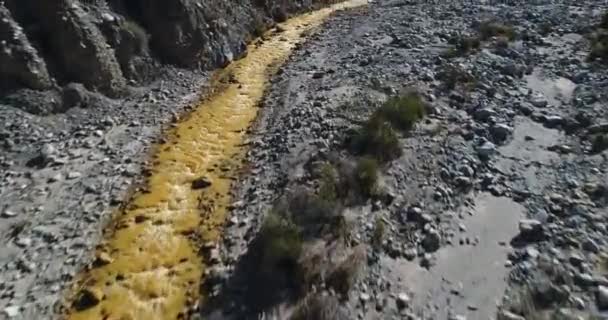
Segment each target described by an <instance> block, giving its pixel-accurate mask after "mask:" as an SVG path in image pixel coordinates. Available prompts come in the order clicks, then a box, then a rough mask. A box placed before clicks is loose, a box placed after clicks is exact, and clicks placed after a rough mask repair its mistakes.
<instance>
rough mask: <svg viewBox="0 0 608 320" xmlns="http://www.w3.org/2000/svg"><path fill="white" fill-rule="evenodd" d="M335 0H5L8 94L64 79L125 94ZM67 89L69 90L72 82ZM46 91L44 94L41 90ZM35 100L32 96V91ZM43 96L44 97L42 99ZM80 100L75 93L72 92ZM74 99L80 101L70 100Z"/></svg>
mask: <svg viewBox="0 0 608 320" xmlns="http://www.w3.org/2000/svg"><path fill="white" fill-rule="evenodd" d="M323 2H334V1H327V0H221V1H220V0H172V1H167V0H46V1H37V0H5V1H4V2H0V45H1V48H0V49H1V50H0V67H1V68H0V78H1V79H2V80H1V81H0V95H2V96H3V97H7V96H8V97H10V99H4V100H5V101H6V102H8V103H10V104H12V105H14V106H16V107H21V108H25V107H22V106H20V104H21V103H17V102H15V101H23V100H24V99H14V98H15V96H19V95H21V96H23V95H32V94H33V93H34V94H35V95H38V93H36V92H33V91H32V90H35V91H41V90H47V91H49V90H50V91H52V92H53V93H52V96H53V97H54V99H49V101H50V100H52V103H53V104H54V105H55V106H54V107H52V108H44V107H37V108H35V109H32V108H29V109H28V110H30V111H32V110H35V111H33V112H41V113H44V112H50V111H53V110H54V111H57V110H64V109H65V107H70V106H63V107H61V108H58V107H57V105H63V103H62V102H61V101H56V100H57V99H59V100H61V97H62V95H59V94H57V93H58V92H60V91H61V90H62V89H61V88H62V87H66V86H67V85H70V86H69V87H68V89H69V90H68V91H70V90H72V89H73V88H75V87H77V88H82V86H78V85H76V86H75V85H74V83H79V84H82V85H83V86H84V88H86V89H85V90H89V91H96V92H99V93H102V94H104V95H107V96H109V97H120V96H122V95H124V94H125V92H126V91H128V90H127V89H128V86H129V85H134V84H139V85H141V84H145V83H146V82H149V81H151V80H153V79H154V78H155V75H156V74H157V73H158V70H160V69H161V68H162V67H163V66H166V65H173V66H177V67H182V68H190V69H192V68H198V69H205V70H209V69H213V68H216V67H221V66H224V65H226V64H227V63H229V62H230V61H232V60H233V59H235V58H238V57H239V56H240V55H242V54H243V53H244V51H245V50H246V44H247V42H248V41H249V40H250V39H251V38H252V37H253V36H255V35H258V34H259V33H260V32H262V31H263V30H264V29H265V28H266V27H267V26H268V25H271V24H272V23H274V22H275V21H281V20H284V19H286V18H287V17H288V16H289V15H290V14H292V13H296V12H301V11H304V10H307V9H310V8H312V7H313V6H315V5H319V4H322V3H323ZM63 91H64V94H63V96H65V90H63ZM38 96H39V95H38ZM25 100H27V98H26V99H25ZM40 100H42V99H37V101H40ZM69 100H72V99H69ZM70 103H71V104H73V101H70Z"/></svg>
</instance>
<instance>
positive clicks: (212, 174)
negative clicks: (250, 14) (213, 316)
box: [66, 0, 366, 320]
mask: <svg viewBox="0 0 608 320" xmlns="http://www.w3.org/2000/svg"><path fill="white" fill-rule="evenodd" d="M365 3H366V1H365V0H353V1H346V2H343V3H339V4H335V5H333V6H331V7H328V8H325V9H321V10H318V11H314V12H311V13H308V14H304V15H301V16H298V17H295V18H292V19H290V20H288V21H286V22H285V23H282V24H280V26H281V28H282V29H283V30H284V31H282V32H269V33H267V34H266V35H265V36H264V40H263V41H260V42H258V43H257V44H252V45H250V46H249V48H248V54H247V56H246V57H244V58H242V59H240V60H238V61H235V62H233V63H231V64H230V65H229V66H227V67H226V68H225V69H223V70H221V71H218V72H217V74H216V75H215V77H214V78H215V79H216V80H215V81H214V82H213V83H212V87H213V91H212V92H213V93H212V94H210V95H209V96H208V97H207V98H205V99H203V101H201V102H200V103H199V104H198V105H197V106H196V108H195V109H194V111H192V112H191V113H190V114H189V115H188V116H187V117H185V119H184V120H183V121H181V122H179V123H178V124H177V126H176V127H175V128H174V129H173V130H172V131H171V132H170V133H169V135H168V138H167V143H165V144H163V145H160V146H158V150H157V152H156V154H155V155H154V156H153V165H152V169H151V174H150V176H149V177H148V179H147V182H146V186H145V188H144V190H146V191H145V192H139V193H136V194H135V195H133V197H132V198H131V200H130V201H129V203H128V205H127V206H126V207H125V209H124V210H122V211H121V212H119V213H118V214H117V216H116V217H115V219H114V222H113V223H112V225H111V226H112V227H111V228H110V229H111V230H109V231H108V232H107V233H106V237H105V240H104V241H102V243H101V244H100V245H99V246H98V249H97V256H103V257H104V259H103V260H104V262H105V264H103V265H101V266H96V267H92V268H88V269H87V270H84V271H83V272H82V273H81V274H80V275H79V276H78V277H77V282H76V285H75V288H74V290H73V292H74V293H77V292H80V291H81V290H83V289H87V290H89V291H90V292H96V293H97V296H98V297H99V298H101V300H100V301H99V303H97V304H96V305H95V306H92V307H90V308H88V309H85V310H75V309H70V310H69V311H68V313H67V315H66V318H67V319H71V320H84V319H86V320H93V319H108V320H110V319H116V320H118V319H120V320H127V319H141V320H153V319H179V318H181V317H182V316H183V312H184V310H186V308H187V307H188V306H189V305H192V304H194V303H196V302H197V301H198V299H201V293H200V284H201V281H203V278H202V276H203V273H204V269H205V261H204V258H203V257H202V256H201V255H200V254H199V252H200V248H201V244H202V243H205V242H206V241H214V242H215V241H217V240H218V238H219V236H220V233H221V228H222V225H223V221H224V219H225V216H226V211H227V207H228V206H229V203H230V201H231V200H230V196H229V193H230V188H231V182H232V181H233V180H232V179H233V178H234V177H235V176H236V174H237V171H238V170H239V168H240V164H241V163H242V159H243V156H244V153H245V151H246V150H245V149H244V146H243V145H242V142H243V140H244V137H245V134H246V130H247V128H248V127H249V126H250V124H251V123H252V121H253V120H254V119H255V117H256V114H257V112H258V109H259V104H260V103H261V101H262V99H263V95H264V90H265V89H266V86H267V84H268V81H269V77H270V76H271V75H272V74H273V73H274V72H275V71H276V70H277V68H278V66H280V64H281V63H282V62H284V61H285V60H286V59H287V57H288V56H289V54H290V53H291V52H292V50H293V49H294V47H295V45H296V44H297V43H298V42H300V41H301V40H302V38H303V35H304V33H305V32H306V31H309V30H311V29H313V28H315V27H317V26H319V25H320V24H321V23H322V22H323V21H324V20H325V19H327V18H328V17H329V15H330V14H331V13H332V12H334V11H336V10H340V9H344V8H349V7H355V6H360V5H363V4H365ZM228 78H229V79H231V81H223V80H222V79H224V80H225V79H228ZM200 177H205V178H206V179H207V180H209V181H210V182H211V186H209V187H207V188H204V189H193V188H192V182H193V181H194V180H195V179H197V178H200ZM74 296H75V294H74ZM71 299H75V297H72V298H71Z"/></svg>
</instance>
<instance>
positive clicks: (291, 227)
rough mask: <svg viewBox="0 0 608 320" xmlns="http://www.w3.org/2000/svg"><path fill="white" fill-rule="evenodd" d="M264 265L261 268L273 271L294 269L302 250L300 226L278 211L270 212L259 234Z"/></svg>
mask: <svg viewBox="0 0 608 320" xmlns="http://www.w3.org/2000/svg"><path fill="white" fill-rule="evenodd" d="M259 240H260V242H259V244H260V254H261V263H262V266H261V268H260V270H264V271H269V272H272V271H273V270H276V269H277V268H279V269H284V270H287V271H293V270H294V269H295V268H296V266H297V262H298V258H299V256H300V252H301V251H302V237H301V235H300V230H299V229H298V227H297V226H296V225H295V224H294V223H293V222H292V221H291V220H290V219H289V217H285V216H282V215H279V214H277V213H270V214H269V215H268V216H267V217H266V220H265V221H264V224H263V225H262V228H261V230H260V234H259Z"/></svg>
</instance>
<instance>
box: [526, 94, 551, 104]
mask: <svg viewBox="0 0 608 320" xmlns="http://www.w3.org/2000/svg"><path fill="white" fill-rule="evenodd" d="M530 103H531V104H532V105H533V106H535V107H537V108H544V107H546V106H547V104H549V102H548V101H547V98H545V96H543V95H542V94H540V93H539V94H535V95H533V96H532V98H530Z"/></svg>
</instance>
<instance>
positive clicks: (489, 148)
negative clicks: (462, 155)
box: [477, 141, 496, 159]
mask: <svg viewBox="0 0 608 320" xmlns="http://www.w3.org/2000/svg"><path fill="white" fill-rule="evenodd" d="M494 153H496V145H495V144H493V143H492V142H490V141H486V142H484V143H483V144H482V145H481V146H479V147H477V154H478V155H479V157H480V158H482V159H486V158H489V157H491V156H492V155H494Z"/></svg>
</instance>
